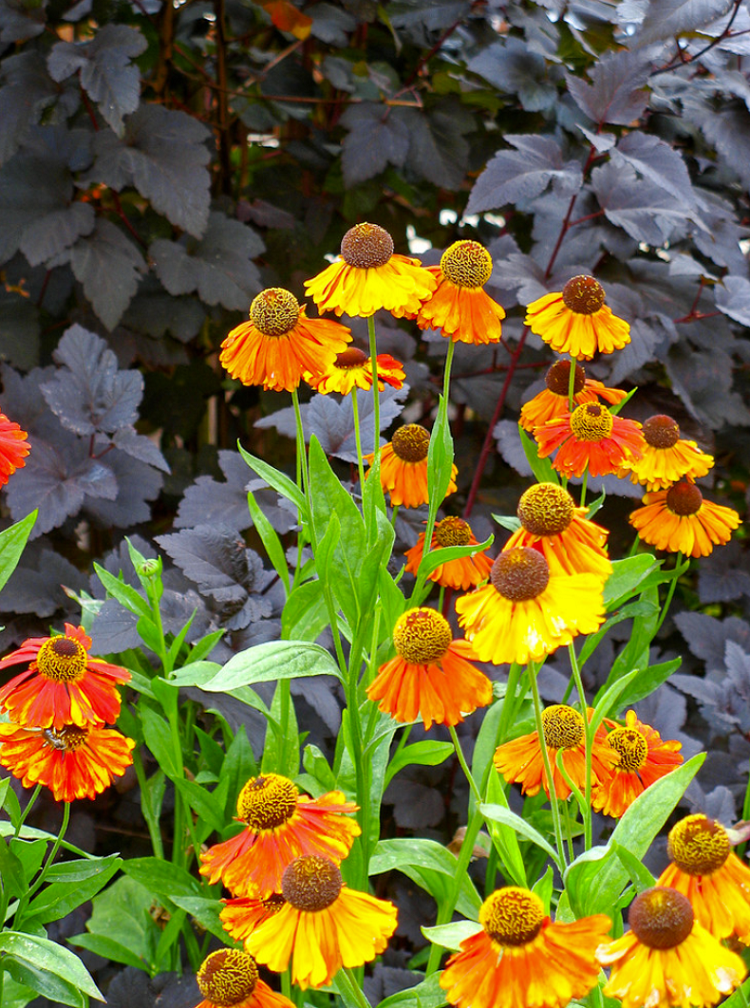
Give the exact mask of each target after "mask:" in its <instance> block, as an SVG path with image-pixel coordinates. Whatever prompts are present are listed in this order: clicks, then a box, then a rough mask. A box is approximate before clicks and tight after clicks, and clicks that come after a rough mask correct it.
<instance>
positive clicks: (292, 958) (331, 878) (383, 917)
mask: <svg viewBox="0 0 750 1008" xmlns="http://www.w3.org/2000/svg"><path fill="white" fill-rule="evenodd" d="M281 893H282V895H283V897H284V899H285V900H286V902H285V904H284V905H283V906H282V907H281V909H280V910H279V911H278V913H275V914H274V915H273V916H272V917H270V918H268V920H266V921H264V922H263V923H262V924H260V925H259V926H258V927H257V928H256V929H255V930H254V931H253V932H252V933H251V934H250V935H248V937H247V938H246V940H245V948H246V949H247V950H248V952H250V953H251V954H252V955H254V956H255V958H256V959H257V960H258V962H260V963H263V964H264V965H266V966H268V967H269V968H270V969H272V970H274V972H276V973H282V972H283V971H284V970H286V969H287V967H289V965H290V963H291V979H292V983H296V984H298V985H299V986H300V987H301V988H302V990H306V989H307V988H308V987H322V986H323V985H324V984H329V983H330V982H331V980H333V978H334V976H335V975H336V973H338V971H339V970H340V969H341V967H342V966H347V967H349V968H351V967H355V966H362V965H363V964H364V963H366V962H372V960H373V959H374V958H375V956H376V955H379V954H380V953H381V952H382V951H383V950H384V949H385V947H386V945H387V944H388V939H389V938H390V937H391V935H392V934H393V932H394V931H395V930H396V918H397V911H396V908H395V906H394V905H393V904H392V903H389V902H387V901H386V900H381V899H376V898H375V897H374V896H370V895H369V893H363V892H357V891H356V890H354V889H349V888H348V887H347V886H345V885H344V883H343V879H342V877H341V871H340V870H339V868H338V866H337V865H335V864H334V863H333V861H331V860H330V859H329V858H325V857H318V856H317V855H314V854H313V855H304V856H302V857H298V858H295V860H294V861H292V862H291V864H290V865H289V866H288V867H287V869H286V870H285V872H284V876H283V879H282V882H281Z"/></svg>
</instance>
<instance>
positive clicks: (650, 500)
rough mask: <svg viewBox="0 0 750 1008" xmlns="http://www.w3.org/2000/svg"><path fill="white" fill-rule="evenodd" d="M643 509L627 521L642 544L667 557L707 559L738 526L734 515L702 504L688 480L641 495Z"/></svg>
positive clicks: (634, 512) (722, 507)
mask: <svg viewBox="0 0 750 1008" xmlns="http://www.w3.org/2000/svg"><path fill="white" fill-rule="evenodd" d="M643 505H644V506H643V507H640V508H638V509H637V510H635V511H633V512H632V514H631V515H630V517H629V519H628V521H629V522H630V524H631V525H632V526H633V528H634V529H635V530H636V531H637V532H638V535H639V536H640V537H641V539H642V540H643V541H644V542H647V543H649V545H651V546H656V548H657V549H661V550H668V551H669V552H670V553H678V552H679V553H684V554H685V555H686V556H691V557H702V556H708V555H709V553H711V552H712V551H713V548H714V546H723V545H724V544H725V543H728V542H729V540H730V539H731V538H732V532H733V531H734V530H735V529H736V528H737V527H738V526H739V524H740V516H739V515H738V514H737V512H736V511H734V510H733V509H732V508H728V507H724V506H723V505H722V504H713V503H712V502H711V501H707V500H705V499H704V497H703V494H702V493H701V492H700V490H699V489H698V487H697V486H696V485H695V483H691V482H690V480H689V479H683V480H680V481H679V483H675V484H674V486H671V487H670V488H669V490H656V491H655V492H654V493H647V494H645V496H644V498H643Z"/></svg>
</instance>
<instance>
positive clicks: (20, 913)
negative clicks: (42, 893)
mask: <svg viewBox="0 0 750 1008" xmlns="http://www.w3.org/2000/svg"><path fill="white" fill-rule="evenodd" d="M69 822H70V802H64V803H63V820H62V824H61V826H60V832H59V833H58V834H57V836H56V837H55V842H54V843H53V844H52V849H51V850H50V852H49V854H48V855H47V860H46V861H45V862H44V864H43V865H42V869H41V871H40V872H39V874H38V875H37V877H36V879H35V880H34V882H33V883H32V884H31V885H30V886H29V888H28V890H27V891H26V892H25V893H24V894H23V896H21V899H20V900H19V901H18V907H17V909H16V913H15V916H14V918H13V927H12V929H11V930H13V931H15V930H17V927H16V925H17V924H20V922H21V921H22V920H23V917H24V914H25V912H26V908H27V906H28V905H29V903H30V901H31V898H32V896H33V895H34V893H36V892H38V891H39V888H40V887H41V885H42V883H43V882H44V879H45V877H46V875H47V872H48V871H49V870H50V868H51V867H52V863H53V862H54V860H55V858H56V857H57V852H58V851H59V850H60V844H61V843H62V842H63V838H64V836H65V834H66V832H67V829H68V823H69Z"/></svg>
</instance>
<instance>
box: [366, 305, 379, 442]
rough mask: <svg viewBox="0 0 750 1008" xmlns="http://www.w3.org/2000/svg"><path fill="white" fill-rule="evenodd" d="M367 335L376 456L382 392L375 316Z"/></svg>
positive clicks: (369, 318)
mask: <svg viewBox="0 0 750 1008" xmlns="http://www.w3.org/2000/svg"><path fill="white" fill-rule="evenodd" d="M367 335H368V336H369V338H370V364H371V365H372V419H373V421H374V423H375V448H374V452H375V455H374V458H373V461H375V459H377V457H378V455H379V454H380V392H379V390H378V344H377V340H376V338H375V317H374V316H373V315H368V316H367Z"/></svg>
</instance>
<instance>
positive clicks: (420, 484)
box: [365, 424, 458, 507]
mask: <svg viewBox="0 0 750 1008" xmlns="http://www.w3.org/2000/svg"><path fill="white" fill-rule="evenodd" d="M429 450H430V432H429V431H428V430H426V429H425V428H424V427H422V426H420V424H404V425H403V427H399V428H398V429H397V430H396V431H394V432H393V437H392V438H391V440H390V441H389V442H388V444H385V445H383V447H382V448H381V449H380V482H381V484H382V485H383V489H384V490H386V491H387V492H388V493H389V494H390V497H391V505H392V506H394V507H395V506H396V505H400V504H403V505H404V507H419V506H420V505H421V504H427V503H428V501H429V497H428V494H427V453H428V452H429ZM373 457H374V456H373V455H372V454H370V455H365V462H368V463H369V464H370V465H371V464H372V460H373ZM457 473H458V469H457V468H456V466H455V465H454V466H453V469H452V472H451V481H450V484H449V486H448V491H447V492H448V493H453V491H454V490H455V489H456V475H457ZM368 475H369V474H368Z"/></svg>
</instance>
